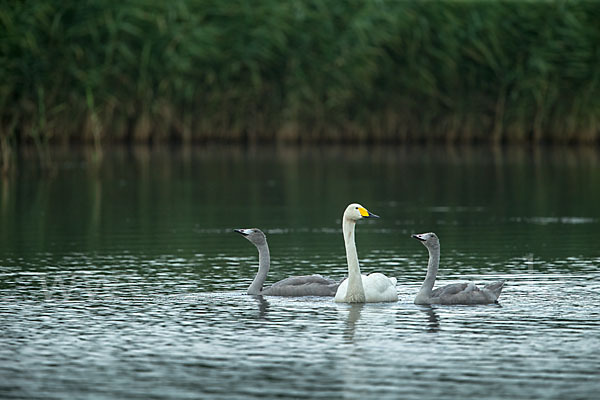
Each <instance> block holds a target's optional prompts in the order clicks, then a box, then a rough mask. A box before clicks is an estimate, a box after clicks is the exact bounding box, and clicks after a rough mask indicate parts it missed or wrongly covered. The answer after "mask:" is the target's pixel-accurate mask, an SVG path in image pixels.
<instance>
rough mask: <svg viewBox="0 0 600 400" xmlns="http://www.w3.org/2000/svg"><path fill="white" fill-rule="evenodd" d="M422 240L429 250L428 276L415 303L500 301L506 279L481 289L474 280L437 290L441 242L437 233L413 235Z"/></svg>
mask: <svg viewBox="0 0 600 400" xmlns="http://www.w3.org/2000/svg"><path fill="white" fill-rule="evenodd" d="M412 237H413V238H415V239H417V240H419V241H421V243H423V245H424V246H425V247H426V248H427V250H428V251H429V263H428V265H427V276H426V277H425V281H424V282H423V286H421V290H420V291H419V293H418V294H417V296H416V297H415V304H489V303H494V302H497V301H498V297H499V296H500V293H501V292H502V288H503V287H504V281H503V280H502V281H498V282H494V283H490V284H488V285H485V286H484V287H483V289H479V288H478V287H477V286H475V284H474V283H473V282H464V283H453V284H450V285H446V286H443V287H440V288H437V289H435V290H432V289H433V285H434V283H435V279H436V276H437V271H438V267H439V261H440V242H439V239H438V237H437V236H436V234H435V233H431V232H430V233H422V234H419V235H412Z"/></svg>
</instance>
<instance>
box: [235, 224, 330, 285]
mask: <svg viewBox="0 0 600 400" xmlns="http://www.w3.org/2000/svg"><path fill="white" fill-rule="evenodd" d="M234 231H235V232H237V233H239V234H241V235H242V236H244V237H245V238H246V239H248V240H249V241H250V242H251V243H252V244H254V245H255V246H256V248H257V249H258V273H257V274H256V277H255V278H254V280H253V281H252V284H250V287H249V288H248V294H252V295H265V296H333V295H334V294H335V291H336V289H337V287H338V285H339V283H337V282H335V281H333V280H331V279H327V278H324V277H322V276H321V275H303V276H292V277H289V278H286V279H283V280H281V281H279V282H277V283H274V284H273V285H271V286H270V287H268V288H266V289H263V284H264V283H265V280H266V279H267V273H268V272H269V267H270V265H271V257H270V255H269V245H268V244H267V237H266V236H265V234H264V233H263V232H262V231H261V230H260V229H256V228H253V229H234Z"/></svg>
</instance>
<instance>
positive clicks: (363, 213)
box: [358, 207, 379, 218]
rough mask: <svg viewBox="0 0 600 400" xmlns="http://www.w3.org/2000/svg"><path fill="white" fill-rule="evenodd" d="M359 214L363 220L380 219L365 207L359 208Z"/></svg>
mask: <svg viewBox="0 0 600 400" xmlns="http://www.w3.org/2000/svg"><path fill="white" fill-rule="evenodd" d="M358 212H359V213H360V215H361V216H362V217H363V218H379V215H375V214H373V213H372V212H370V211H369V210H367V209H366V208H364V207H359V208H358Z"/></svg>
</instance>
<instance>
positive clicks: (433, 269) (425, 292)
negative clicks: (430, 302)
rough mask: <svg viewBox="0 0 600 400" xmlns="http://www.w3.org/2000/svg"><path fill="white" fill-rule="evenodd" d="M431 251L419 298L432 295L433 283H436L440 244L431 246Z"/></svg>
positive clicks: (429, 249)
mask: <svg viewBox="0 0 600 400" xmlns="http://www.w3.org/2000/svg"><path fill="white" fill-rule="evenodd" d="M427 250H428V251H429V263H428V264H427V276H425V281H424V282H423V285H422V286H421V290H419V294H417V298H419V297H421V296H425V297H427V298H429V297H431V291H432V290H433V284H434V283H435V278H436V276H437V272H438V267H439V265H440V245H439V244H438V245H437V246H435V247H433V248H430V247H428V248H427Z"/></svg>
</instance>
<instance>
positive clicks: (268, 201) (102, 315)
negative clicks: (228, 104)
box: [0, 147, 600, 399]
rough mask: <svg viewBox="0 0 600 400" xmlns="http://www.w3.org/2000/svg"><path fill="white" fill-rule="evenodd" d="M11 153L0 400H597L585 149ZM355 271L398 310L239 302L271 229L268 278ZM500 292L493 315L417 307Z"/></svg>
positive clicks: (597, 318) (1, 203)
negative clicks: (427, 281) (462, 291)
mask: <svg viewBox="0 0 600 400" xmlns="http://www.w3.org/2000/svg"><path fill="white" fill-rule="evenodd" d="M92 158H93V157H92V156H91V155H89V154H87V153H86V152H85V151H81V152H76V153H73V152H64V153H61V152H60V151H58V152H56V153H55V155H54V157H53V160H54V168H53V170H52V172H51V173H49V174H41V175H40V173H39V171H37V168H36V164H35V160H34V159H33V158H32V157H31V156H29V155H27V154H23V155H22V156H21V159H20V161H19V174H18V175H17V176H15V177H11V178H3V180H2V182H1V185H0V321H1V325H0V333H1V336H0V397H1V398H6V399H11V398H40V399H41V398H43V399H49V398H57V399H64V398H90V399H108V398H143V399H149V398H174V399H185V398H207V399H236V398H240V399H251V398H257V399H258V398H260V399H265V398H294V399H301V398H323V399H330V398H347V399H365V398H377V399H399V398H402V399H425V398H437V399H439V398H474V397H476V396H477V397H481V398H519V399H521V398H531V399H540V398H557V399H558V398H561V399H564V398H571V399H575V398H581V399H583V398H596V395H597V393H598V391H600V379H599V376H600V272H599V270H598V265H599V264H600V245H599V244H598V243H599V241H600V212H599V211H598V207H599V204H600V153H599V152H598V151H596V150H593V149H568V150H551V149H535V150H526V149H525V150H524V149H495V150H494V149H489V148H452V149H446V148H432V149H430V148H418V147H417V148H414V147H413V148H327V149H315V148H308V149H273V148H255V149H251V150H247V151H246V150H242V149H222V148H191V149H186V150H181V149H177V150H165V149H163V150H148V149H146V148H143V149H130V150H127V149H113V150H110V151H107V154H105V156H104V160H103V162H102V163H100V164H97V163H94V162H93V161H92ZM354 201H357V202H360V203H362V204H363V205H364V206H366V207H367V208H368V209H369V210H370V211H372V212H374V213H377V214H379V215H381V217H382V218H381V219H379V220H373V221H372V220H369V221H364V222H361V223H360V224H359V225H358V227H357V242H358V251H359V258H360V260H361V268H362V270H363V272H367V273H368V272H373V271H380V272H384V273H386V274H388V275H390V276H396V277H397V278H398V292H399V296H400V301H399V302H398V303H391V304H367V305H354V306H351V305H345V304H335V303H333V301H332V300H331V299H328V298H276V297H268V298H260V297H252V296H248V295H245V289H246V288H247V286H248V285H249V283H250V281H251V280H252V278H253V275H254V273H255V271H256V264H257V255H256V252H255V249H254V248H253V246H252V245H251V244H250V243H248V242H247V241H246V240H244V239H243V238H241V237H240V236H239V235H236V234H234V233H232V229H233V228H240V227H260V228H262V229H263V230H265V231H266V232H267V234H268V238H269V244H270V247H271V255H272V257H273V260H272V269H271V272H270V276H269V278H268V281H269V282H274V281H276V280H278V279H282V278H284V277H286V276H289V275H292V274H305V273H321V274H323V275H326V276H330V277H333V278H336V279H337V278H342V277H343V276H344V274H345V272H346V266H345V255H344V248H343V241H342V238H341V228H340V224H341V222H340V218H341V214H342V211H343V209H344V208H345V206H346V205H347V204H348V203H350V202H354ZM426 231H435V232H436V233H437V234H438V236H439V237H440V240H441V244H442V261H441V263H442V265H441V269H440V276H439V279H438V283H452V282H456V281H460V280H473V281H475V282H477V283H483V282H491V281H493V280H496V279H499V278H502V279H506V280H507V284H506V286H505V289H504V292H503V294H502V296H501V297H500V304H499V305H490V306H452V307H450V306H439V307H433V308H429V307H420V306H415V305H414V304H412V299H413V297H414V295H415V294H416V292H417V290H418V287H419V285H420V282H421V281H422V279H423V277H424V273H425V271H424V267H425V265H426V263H427V253H426V251H425V249H424V248H423V246H422V245H420V244H419V243H418V242H416V241H415V240H414V239H411V238H410V234H411V233H420V232H426Z"/></svg>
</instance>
